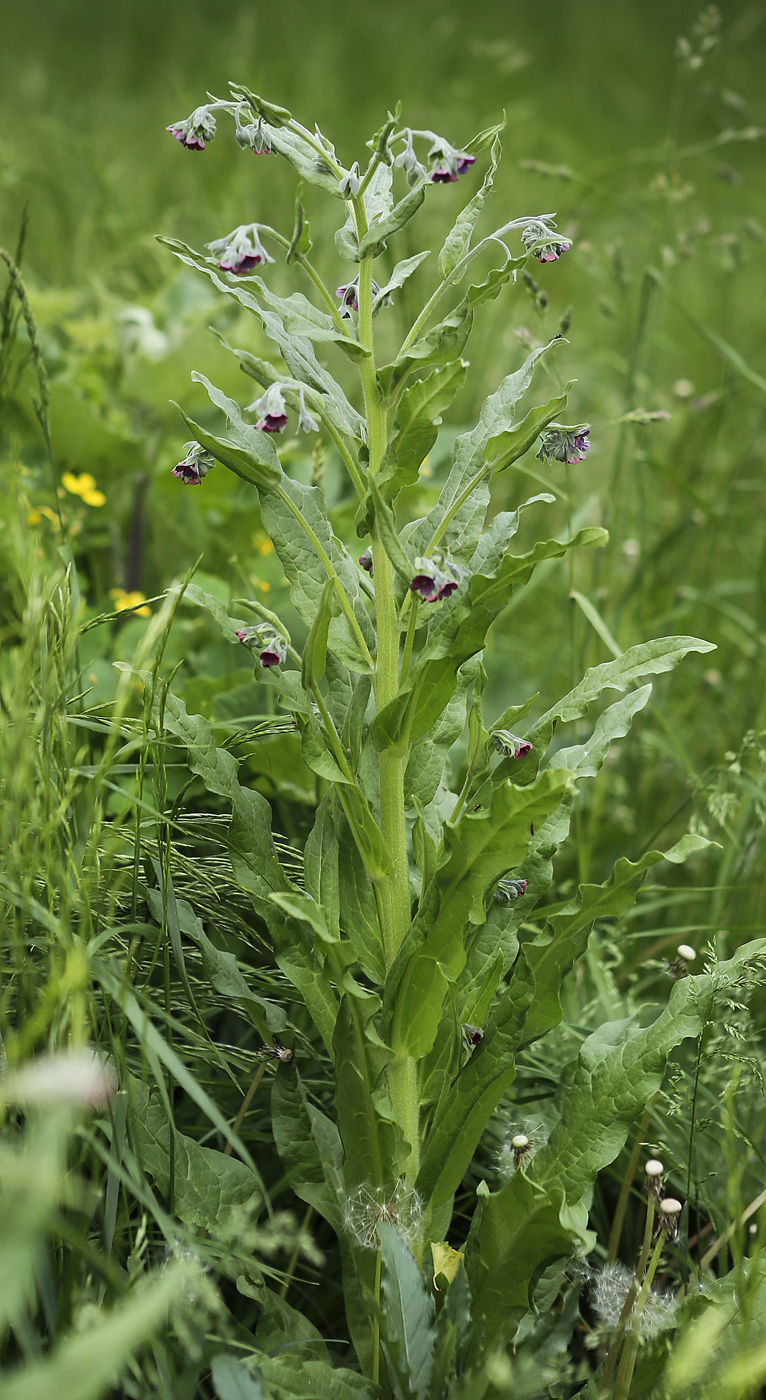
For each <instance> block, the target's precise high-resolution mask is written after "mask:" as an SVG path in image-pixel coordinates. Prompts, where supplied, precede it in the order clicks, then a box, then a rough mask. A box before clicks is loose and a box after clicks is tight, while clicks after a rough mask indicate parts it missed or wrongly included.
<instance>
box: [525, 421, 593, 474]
mask: <svg viewBox="0 0 766 1400" xmlns="http://www.w3.org/2000/svg"><path fill="white" fill-rule="evenodd" d="M589 434H590V424H589V423H577V424H576V425H575V426H574V427H572V428H568V427H565V426H564V424H563V423H549V424H548V427H547V428H545V429H544V431H543V432H542V433H541V434H540V447H539V450H538V453H537V459H538V461H539V462H566V463H567V464H568V465H569V466H572V465H573V464H574V463H575V462H581V461H582V459H583V457H584V456H585V453H586V452H587V451H588V448H589V447H590V438H589Z"/></svg>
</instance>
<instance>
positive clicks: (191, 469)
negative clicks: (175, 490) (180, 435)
mask: <svg viewBox="0 0 766 1400" xmlns="http://www.w3.org/2000/svg"><path fill="white" fill-rule="evenodd" d="M184 453H185V456H184V458H183V461H181V462H179V463H178V465H177V466H175V467H174V468H173V476H174V477H176V478H177V479H178V481H182V482H183V484H184V486H199V484H200V482H201V481H202V479H203V477H206V476H207V474H208V472H209V471H210V470H211V469H212V468H213V467H214V466H215V457H214V456H213V454H212V452H208V450H207V448H205V447H203V446H202V443H201V442H194V441H192V442H185V443H184Z"/></svg>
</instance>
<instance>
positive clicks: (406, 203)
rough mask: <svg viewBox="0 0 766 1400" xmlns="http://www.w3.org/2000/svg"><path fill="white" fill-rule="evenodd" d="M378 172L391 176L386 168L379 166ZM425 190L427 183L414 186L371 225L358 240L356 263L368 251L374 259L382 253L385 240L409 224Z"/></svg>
mask: <svg viewBox="0 0 766 1400" xmlns="http://www.w3.org/2000/svg"><path fill="white" fill-rule="evenodd" d="M380 170H387V171H388V173H389V175H390V174H391V171H390V170H389V168H388V166H382V165H379V166H378V171H380ZM376 174H377V171H376ZM427 188H428V182H427V181H423V183H422V184H420V185H416V186H415V188H414V190H410V191H409V192H408V193H407V194H406V195H405V196H404V198H403V199H400V200H399V203H398V204H396V205H394V208H393V209H392V210H391V211H390V213H387V214H383V215H382V217H381V218H379V219H378V220H377V221H376V222H375V223H374V224H372V226H371V227H370V228H369V229H368V230H367V232H366V233H365V234H363V235H362V237H361V238H360V240H359V251H358V254H357V259H356V260H357V261H361V259H362V258H363V257H364V256H365V255H366V254H367V253H369V252H370V251H372V256H373V257H374V258H376V257H378V255H379V254H380V253H382V252H383V251H384V249H385V247H386V240H387V239H388V238H390V237H391V234H392V233H397V232H398V230H399V229H400V228H403V227H404V225H405V224H406V223H409V220H410V219H411V218H412V216H413V214H416V213H417V211H418V209H419V208H420V206H421V204H422V203H423V200H424V199H425V197H426V189H427Z"/></svg>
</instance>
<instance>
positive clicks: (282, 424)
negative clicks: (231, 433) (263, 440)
mask: <svg viewBox="0 0 766 1400" xmlns="http://www.w3.org/2000/svg"><path fill="white" fill-rule="evenodd" d="M246 412H247V413H257V414H259V415H260V416H259V419H258V422H257V423H256V425H255V426H256V428H260V429H261V432H263V433H281V432H282V431H283V429H284V428H286V427H287V404H286V403H285V398H284V394H283V393H282V386H281V384H272V385H271V387H270V388H269V389H267V390H266V392H265V394H261V396H260V398H258V399H255V401H254V402H253V403H251V404H250V405H249V406H248V408H247V409H246Z"/></svg>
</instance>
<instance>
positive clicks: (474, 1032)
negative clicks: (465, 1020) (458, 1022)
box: [463, 1026, 484, 1050]
mask: <svg viewBox="0 0 766 1400" xmlns="http://www.w3.org/2000/svg"><path fill="white" fill-rule="evenodd" d="M463 1035H464V1036H465V1038H466V1043H467V1044H468V1045H469V1046H470V1047H471V1049H472V1050H473V1049H474V1048H475V1047H476V1046H477V1045H481V1042H482V1041H483V1039H484V1032H483V1030H482V1028H481V1026H463Z"/></svg>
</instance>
